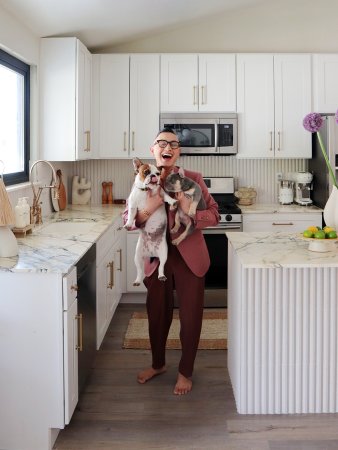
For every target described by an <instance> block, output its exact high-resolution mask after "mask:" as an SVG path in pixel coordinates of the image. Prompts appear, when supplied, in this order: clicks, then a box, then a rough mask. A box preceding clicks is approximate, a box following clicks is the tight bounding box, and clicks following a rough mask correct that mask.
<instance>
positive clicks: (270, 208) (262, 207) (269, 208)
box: [239, 203, 323, 214]
mask: <svg viewBox="0 0 338 450" xmlns="http://www.w3.org/2000/svg"><path fill="white" fill-rule="evenodd" d="M239 207H240V208H241V210H242V214H273V213H285V214H291V213H320V212H322V211H323V210H322V209H320V208H318V207H317V206H313V205H311V206H301V205H296V204H292V205H281V204H279V203H271V204H269V203H254V204H253V205H250V206H244V205H239Z"/></svg>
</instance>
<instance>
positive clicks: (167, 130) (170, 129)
mask: <svg viewBox="0 0 338 450" xmlns="http://www.w3.org/2000/svg"><path fill="white" fill-rule="evenodd" d="M161 133H172V134H174V135H175V136H177V134H176V131H174V130H173V129H172V128H170V127H164V128H162V130H160V131H159V132H158V133H157V135H156V137H155V139H156V138H157V137H158V136H159V135H160V134H161Z"/></svg>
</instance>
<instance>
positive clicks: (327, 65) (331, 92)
mask: <svg viewBox="0 0 338 450" xmlns="http://www.w3.org/2000/svg"><path fill="white" fill-rule="evenodd" d="M337 80H338V54H337V53H335V54H318V55H317V54H316V55H313V100H314V105H313V106H314V111H316V112H319V113H336V111H337V109H338V83H337Z"/></svg>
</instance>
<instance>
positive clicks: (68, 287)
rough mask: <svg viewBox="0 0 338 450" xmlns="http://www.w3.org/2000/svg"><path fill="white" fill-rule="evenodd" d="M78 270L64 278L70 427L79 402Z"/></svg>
mask: <svg viewBox="0 0 338 450" xmlns="http://www.w3.org/2000/svg"><path fill="white" fill-rule="evenodd" d="M76 293H77V285H76V268H75V267H74V268H73V269H72V270H71V272H70V273H69V274H68V275H66V276H65V277H64V278H63V309H64V311H63V324H64V325H63V326H64V334H63V352H64V380H65V424H66V425H68V424H69V422H70V419H71V417H72V415H73V412H74V410H75V407H76V405H77V402H78V400H79V383H78V320H79V317H78V314H77V298H76Z"/></svg>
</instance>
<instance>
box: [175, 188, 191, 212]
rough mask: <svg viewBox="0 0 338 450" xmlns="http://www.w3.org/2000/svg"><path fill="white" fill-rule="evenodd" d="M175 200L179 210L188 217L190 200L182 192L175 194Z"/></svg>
mask: <svg viewBox="0 0 338 450" xmlns="http://www.w3.org/2000/svg"><path fill="white" fill-rule="evenodd" d="M175 198H176V199H177V202H178V206H179V208H181V210H182V211H183V212H184V214H187V215H189V210H190V205H191V203H192V199H191V198H190V197H187V196H185V195H184V192H177V193H176V194H175Z"/></svg>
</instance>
